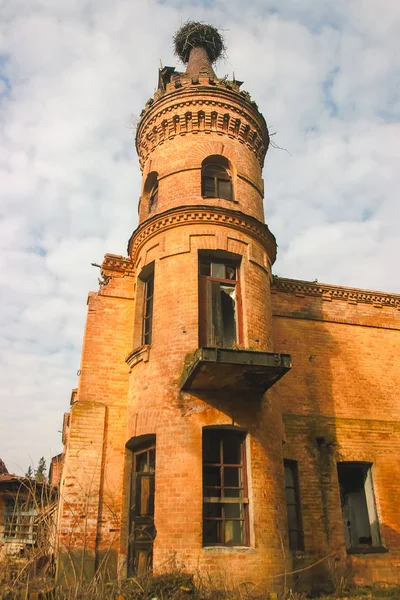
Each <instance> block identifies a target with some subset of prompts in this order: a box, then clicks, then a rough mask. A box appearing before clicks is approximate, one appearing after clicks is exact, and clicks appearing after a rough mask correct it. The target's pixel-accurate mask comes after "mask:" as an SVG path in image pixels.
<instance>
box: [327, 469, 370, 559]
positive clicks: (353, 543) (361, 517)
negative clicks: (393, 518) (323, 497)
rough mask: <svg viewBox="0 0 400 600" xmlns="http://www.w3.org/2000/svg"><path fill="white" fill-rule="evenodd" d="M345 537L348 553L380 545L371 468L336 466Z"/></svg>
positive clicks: (363, 550)
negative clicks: (351, 550)
mask: <svg viewBox="0 0 400 600" xmlns="http://www.w3.org/2000/svg"><path fill="white" fill-rule="evenodd" d="M337 468H338V479H339V486H340V499H341V504H342V515H343V526H344V536H345V541H346V547H347V549H348V550H349V549H353V551H354V550H358V551H360V552H365V551H366V550H368V548H372V547H379V546H380V545H381V540H380V534H379V524H378V518H377V514H376V508H375V497H374V490H373V486H372V473H371V465H370V464H365V463H346V462H343V463H338V466H337Z"/></svg>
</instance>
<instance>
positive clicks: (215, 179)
mask: <svg viewBox="0 0 400 600" xmlns="http://www.w3.org/2000/svg"><path fill="white" fill-rule="evenodd" d="M201 193H202V196H203V198H222V199H223V200H233V186H232V176H231V173H230V171H229V163H228V161H227V159H226V158H225V157H223V156H215V157H213V156H211V157H208V158H207V159H206V160H205V161H204V162H203V166H202V169H201Z"/></svg>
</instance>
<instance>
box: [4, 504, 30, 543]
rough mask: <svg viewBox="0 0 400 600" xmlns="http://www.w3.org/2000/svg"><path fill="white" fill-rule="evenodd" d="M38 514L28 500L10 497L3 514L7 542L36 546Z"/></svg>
mask: <svg viewBox="0 0 400 600" xmlns="http://www.w3.org/2000/svg"><path fill="white" fill-rule="evenodd" d="M37 516H38V512H37V510H36V509H35V507H34V505H33V503H32V502H31V501H30V500H29V499H28V498H23V497H22V498H21V497H19V496H17V497H12V496H9V497H7V498H6V500H5V507H4V513H3V536H4V541H5V542H18V543H22V544H35V543H36V534H37V523H36V519H37Z"/></svg>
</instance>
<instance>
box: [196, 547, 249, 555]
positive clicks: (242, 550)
mask: <svg viewBox="0 0 400 600" xmlns="http://www.w3.org/2000/svg"><path fill="white" fill-rule="evenodd" d="M203 552H206V553H207V554H253V553H254V552H255V549H254V548H252V547H250V546H203Z"/></svg>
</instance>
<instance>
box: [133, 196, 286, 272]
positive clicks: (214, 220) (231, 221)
mask: <svg viewBox="0 0 400 600" xmlns="http://www.w3.org/2000/svg"><path fill="white" fill-rule="evenodd" d="M198 223H201V224H206V225H222V226H225V227H229V228H230V229H235V230H239V231H242V232H243V233H246V234H247V235H251V236H253V237H255V238H256V239H257V240H258V241H259V242H261V243H262V244H263V246H264V247H265V248H266V249H267V253H268V257H269V260H271V263H273V262H274V260H275V254H276V242H275V236H274V235H273V234H272V233H271V232H270V230H269V229H268V226H267V225H265V224H264V223H261V221H258V220H257V219H255V218H253V217H250V216H248V215H245V214H244V213H241V212H239V211H231V210H226V209H223V208H211V207H209V206H184V207H178V208H174V209H171V210H170V211H167V212H164V213H161V214H159V215H156V216H154V217H153V218H152V219H148V220H147V221H145V222H144V223H143V224H142V225H140V226H139V227H138V228H137V229H136V231H134V232H133V234H132V237H131V239H130V240H129V242H128V254H129V255H130V256H131V257H132V261H133V263H135V260H136V257H137V254H138V252H139V250H140V248H141V247H142V245H143V244H144V243H145V242H146V241H147V240H148V239H149V238H151V237H152V236H154V235H156V234H158V233H159V232H161V231H165V230H168V229H171V228H174V227H179V226H184V225H194V224H198Z"/></svg>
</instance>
